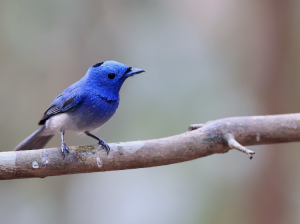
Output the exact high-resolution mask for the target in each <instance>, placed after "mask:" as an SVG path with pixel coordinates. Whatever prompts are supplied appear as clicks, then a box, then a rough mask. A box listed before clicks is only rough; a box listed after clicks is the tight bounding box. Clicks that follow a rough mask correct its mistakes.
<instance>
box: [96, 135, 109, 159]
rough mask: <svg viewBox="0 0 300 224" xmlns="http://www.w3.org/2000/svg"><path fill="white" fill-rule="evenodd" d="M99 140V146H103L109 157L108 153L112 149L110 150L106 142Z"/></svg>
mask: <svg viewBox="0 0 300 224" xmlns="http://www.w3.org/2000/svg"><path fill="white" fill-rule="evenodd" d="M98 140H99V143H98V144H99V145H101V146H102V148H103V149H105V150H106V152H107V155H108V153H109V151H110V148H109V146H108V144H107V143H106V142H105V141H103V140H102V139H101V138H98Z"/></svg>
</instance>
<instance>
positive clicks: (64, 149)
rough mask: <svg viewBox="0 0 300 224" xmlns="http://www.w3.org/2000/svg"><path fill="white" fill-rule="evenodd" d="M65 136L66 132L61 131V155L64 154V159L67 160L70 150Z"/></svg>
mask: <svg viewBox="0 0 300 224" xmlns="http://www.w3.org/2000/svg"><path fill="white" fill-rule="evenodd" d="M64 134H65V132H64V131H63V130H61V131H60V136H61V153H62V154H63V157H64V158H65V157H66V155H67V154H69V148H68V147H67V145H66V143H65V141H64Z"/></svg>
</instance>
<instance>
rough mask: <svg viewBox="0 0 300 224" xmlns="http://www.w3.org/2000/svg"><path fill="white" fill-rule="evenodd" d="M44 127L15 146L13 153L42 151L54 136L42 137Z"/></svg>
mask: <svg viewBox="0 0 300 224" xmlns="http://www.w3.org/2000/svg"><path fill="white" fill-rule="evenodd" d="M44 128H45V125H44V126H43V127H41V128H40V129H39V130H37V131H35V132H34V133H33V134H32V135H30V136H29V137H27V138H26V139H24V140H23V141H22V142H21V143H20V144H19V145H17V146H16V148H15V149H14V151H20V150H31V149H42V148H44V146H45V145H46V144H47V143H48V142H49V141H50V139H51V138H52V137H53V136H54V135H47V136H44V135H42V131H43V130H44Z"/></svg>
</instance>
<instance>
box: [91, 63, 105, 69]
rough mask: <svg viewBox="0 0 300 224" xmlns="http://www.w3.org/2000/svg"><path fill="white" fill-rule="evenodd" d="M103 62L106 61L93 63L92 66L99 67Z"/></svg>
mask: <svg viewBox="0 0 300 224" xmlns="http://www.w3.org/2000/svg"><path fill="white" fill-rule="evenodd" d="M103 63H104V62H100V63H97V64H95V65H93V66H92V67H93V68H97V67H99V66H101V65H102V64H103Z"/></svg>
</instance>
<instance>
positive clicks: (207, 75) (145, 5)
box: [0, 0, 300, 224]
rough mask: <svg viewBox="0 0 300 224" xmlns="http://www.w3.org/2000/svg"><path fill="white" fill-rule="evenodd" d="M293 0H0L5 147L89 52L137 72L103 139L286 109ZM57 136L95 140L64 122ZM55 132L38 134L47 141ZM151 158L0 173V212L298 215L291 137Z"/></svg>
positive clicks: (55, 216)
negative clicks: (164, 161) (141, 163)
mask: <svg viewBox="0 0 300 224" xmlns="http://www.w3.org/2000/svg"><path fill="white" fill-rule="evenodd" d="M299 23H300V1H296V0H279V1H270V0H252V1H238V0H225V1H224V0H211V1H208V0H198V1H196V0H185V1H174V0H172V1H171V0H160V1H159V0H151V1H150V0H143V1H137V0H127V1H117V0H113V1H109V0H105V1H95V0H86V1H78V0H73V1H70V0H59V1H58V0H54V1H45V0H44V1H43V0H42V1H41V0H40V1H38V0H27V1H24V0H20V1H14V0H2V1H1V2H0V102H1V113H0V126H1V128H0V136H1V137H0V139H1V150H2V151H9V150H12V149H13V148H14V147H15V146H16V145H17V144H18V143H19V142H20V141H22V140H23V139H24V138H25V137H27V136H28V135H29V134H31V133H32V132H33V131H35V130H36V129H37V128H38V126H37V123H38V121H39V119H40V118H41V116H42V114H43V113H44V111H45V109H46V108H47V107H48V106H49V105H50V103H51V102H52V100H53V99H54V98H55V97H56V96H57V95H59V94H60V93H61V92H62V91H63V90H64V89H65V88H66V87H68V86H69V85H70V84H72V83H74V82H75V81H77V80H79V79H80V78H81V77H82V76H83V75H84V74H85V72H86V71H87V69H88V68H89V67H90V66H91V65H93V64H95V63H97V62H101V61H105V60H116V61H120V62H122V63H125V64H127V65H130V66H132V67H139V68H142V69H145V70H146V73H143V74H141V75H138V76H135V77H134V78H130V79H129V80H128V81H126V83H125V84H124V85H123V87H122V90H121V93H120V95H121V102H120V106H119V109H118V110H117V113H116V114H115V115H114V117H113V118H112V119H111V120H110V121H109V122H107V123H106V124H105V125H103V126H102V128H101V129H100V130H99V131H98V133H97V135H98V136H100V137H101V138H103V139H105V141H106V142H121V141H132V140H139V139H152V138H160V137H166V136H170V135H175V134H179V133H182V132H185V131H187V128H188V126H189V125H190V124H193V123H205V122H207V121H209V120H215V119H220V118H225V117H232V116H251V115H266V114H281V113H296V112H299V111H300V103H299V95H300V90H299V85H300V63H299V59H300V44H299V43H300V28H299ZM66 143H67V144H68V145H84V144H95V142H94V141H93V140H92V139H90V138H85V137H82V136H77V135H76V134H74V133H70V132H67V134H66ZM59 146H60V139H59V136H56V137H55V138H54V139H53V140H52V141H51V142H50V143H49V144H48V147H59ZM249 148H250V149H251V150H255V152H256V154H255V156H254V159H253V160H252V161H250V160H249V159H248V157H247V156H246V155H245V154H242V153H240V152H237V151H233V150H231V151H230V152H228V153H226V154H223V155H212V156H209V157H206V158H201V159H197V160H194V161H190V162H185V163H180V164H174V165H169V166H163V167H155V168H146V169H136V170H126V171H114V172H104V173H92V174H78V175H67V176H59V177H47V178H45V179H23V180H10V181H1V182H0V223H1V224H2V223H3V224H7V223H8V224H10V223H24V224H27V223H30V224H36V223H39V224H40V223H43V224H53V223H66V224H69V223H72V224H80V223H111V224H114V223H123V224H126V223H130V224H132V223H133V224H134V223H138V224H140V223H143V224H147V223H151V224H152V223H158V224H160V223H162V224H166V223H172V224H176V223H178V224H181V223H188V224H190V223H191V224H193V223H213V224H215V223H222V224H224V223H225V224H227V223H228V224H229V223H230V224H236V223H237V224H240V223H243V224H244V223H245V224H248V223H249V224H250V223H251V224H252V223H256V224H257V223H259V224H260V223H261V224H269V223H270V224H271V223H272V224H277V223H300V213H299V210H300V190H299V189H300V162H299V161H300V150H299V148H300V144H299V143H289V144H278V145H270V146H255V147H249Z"/></svg>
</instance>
